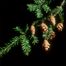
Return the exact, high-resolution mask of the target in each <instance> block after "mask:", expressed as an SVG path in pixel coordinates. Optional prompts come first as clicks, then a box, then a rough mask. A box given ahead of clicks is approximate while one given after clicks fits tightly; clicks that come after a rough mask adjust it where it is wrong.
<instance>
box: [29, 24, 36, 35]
mask: <svg viewBox="0 0 66 66" xmlns="http://www.w3.org/2000/svg"><path fill="white" fill-rule="evenodd" d="M30 31H31V33H32V35H35V26H34V25H31V27H30Z"/></svg>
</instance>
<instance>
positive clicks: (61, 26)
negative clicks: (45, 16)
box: [57, 23, 63, 31]
mask: <svg viewBox="0 0 66 66" xmlns="http://www.w3.org/2000/svg"><path fill="white" fill-rule="evenodd" d="M57 29H58V31H62V29H63V23H58V24H57Z"/></svg>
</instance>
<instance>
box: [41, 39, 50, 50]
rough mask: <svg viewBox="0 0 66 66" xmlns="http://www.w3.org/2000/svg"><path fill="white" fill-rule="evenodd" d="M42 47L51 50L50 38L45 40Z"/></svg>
mask: <svg viewBox="0 0 66 66" xmlns="http://www.w3.org/2000/svg"><path fill="white" fill-rule="evenodd" d="M42 47H43V48H45V51H48V50H49V48H50V44H49V42H48V40H44V41H43V44H42Z"/></svg>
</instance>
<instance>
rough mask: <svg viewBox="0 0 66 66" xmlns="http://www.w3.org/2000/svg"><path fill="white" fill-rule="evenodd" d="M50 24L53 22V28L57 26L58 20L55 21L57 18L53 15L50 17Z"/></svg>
mask: <svg viewBox="0 0 66 66" xmlns="http://www.w3.org/2000/svg"><path fill="white" fill-rule="evenodd" d="M50 22H51V24H52V25H53V26H55V24H56V19H55V17H54V16H53V15H51V16H50Z"/></svg>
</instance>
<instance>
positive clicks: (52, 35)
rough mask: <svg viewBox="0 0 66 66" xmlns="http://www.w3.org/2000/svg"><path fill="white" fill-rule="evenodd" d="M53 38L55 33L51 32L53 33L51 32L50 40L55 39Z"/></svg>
mask: <svg viewBox="0 0 66 66" xmlns="http://www.w3.org/2000/svg"><path fill="white" fill-rule="evenodd" d="M55 36H56V34H55V32H54V31H53V32H51V36H50V39H53V38H55Z"/></svg>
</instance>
